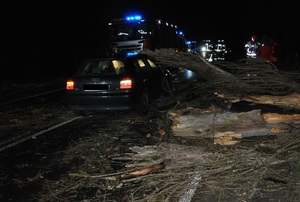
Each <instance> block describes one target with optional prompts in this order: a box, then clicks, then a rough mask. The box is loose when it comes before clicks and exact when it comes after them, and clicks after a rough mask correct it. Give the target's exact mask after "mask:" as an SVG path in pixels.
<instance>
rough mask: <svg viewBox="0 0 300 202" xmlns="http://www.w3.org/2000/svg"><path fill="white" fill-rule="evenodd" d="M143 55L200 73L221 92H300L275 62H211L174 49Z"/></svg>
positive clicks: (241, 60)
mask: <svg viewBox="0 0 300 202" xmlns="http://www.w3.org/2000/svg"><path fill="white" fill-rule="evenodd" d="M142 53H144V54H146V55H148V56H149V57H150V58H152V59H153V60H155V61H157V62H159V63H160V64H162V65H163V66H165V67H168V68H178V67H183V68H186V69H189V70H191V71H193V72H195V73H197V74H198V75H200V76H201V78H203V79H204V80H206V81H207V85H209V86H210V87H211V88H214V89H215V90H216V91H217V92H220V93H221V92H226V93H231V94H239V95H244V94H256V95H257V94H260V95H261V94H271V95H286V94H289V93H298V92H299V90H300V85H299V83H297V82H295V81H293V80H292V79H291V78H288V77H287V76H286V74H283V73H282V72H280V71H279V70H278V69H277V68H276V66H274V65H273V64H272V63H270V62H267V61H265V60H262V59H259V58H243V59H240V60H238V61H233V62H213V63H209V62H208V61H206V60H205V59H204V58H203V57H202V56H201V55H200V54H197V53H196V54H193V53H189V52H188V53H186V52H176V51H174V50H173V49H159V50H155V51H150V50H145V51H143V52H142Z"/></svg>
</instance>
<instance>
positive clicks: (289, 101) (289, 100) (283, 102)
mask: <svg viewBox="0 0 300 202" xmlns="http://www.w3.org/2000/svg"><path fill="white" fill-rule="evenodd" d="M215 95H217V96H219V97H221V98H224V99H227V100H228V101H229V102H231V103H237V102H240V101H247V102H253V103H257V104H268V105H274V106H279V107H284V108H289V109H291V108H294V109H300V94H299V93H292V94H288V95H280V96H276V95H245V96H237V95H229V94H228V95H226V94H219V93H215Z"/></svg>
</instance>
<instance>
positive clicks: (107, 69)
mask: <svg viewBox="0 0 300 202" xmlns="http://www.w3.org/2000/svg"><path fill="white" fill-rule="evenodd" d="M77 73H78V74H81V75H82V74H85V75H86V74H89V75H90V74H92V75H94V74H123V73H124V62H123V61H122V60H117V59H109V60H90V61H88V62H86V63H85V64H84V65H83V66H82V67H81V68H80V69H79V72H77Z"/></svg>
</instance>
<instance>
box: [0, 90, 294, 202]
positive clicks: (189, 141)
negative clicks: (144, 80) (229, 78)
mask: <svg viewBox="0 0 300 202" xmlns="http://www.w3.org/2000/svg"><path fill="white" fill-rule="evenodd" d="M183 91H184V90H183ZM211 96H212V94H201V96H200V95H195V94H193V93H190V92H185V93H183V94H181V95H180V97H181V98H180V100H181V101H180V102H178V103H177V104H174V105H172V106H169V107H168V108H164V109H157V108H154V109H153V110H151V112H150V113H149V115H147V116H144V117H139V116H136V115H134V114H116V116H107V117H106V118H103V117H102V116H101V117H98V116H97V115H94V117H93V118H94V119H95V120H97V119H98V121H99V123H100V122H101V124H97V122H95V123H94V124H93V125H92V126H90V127H88V128H87V129H85V130H84V129H82V128H81V126H78V125H76V126H73V132H74V133H75V131H78V133H80V132H81V133H83V132H84V133H88V134H89V135H88V136H87V137H81V138H78V139H76V140H73V141H72V142H69V143H68V146H67V147H65V148H64V149H62V150H60V151H57V152H55V153H53V154H51V155H49V156H47V158H44V160H43V161H42V162H43V163H42V164H43V165H42V167H41V168H42V169H40V171H41V172H35V175H34V176H31V177H30V178H28V177H27V178H26V179H24V180H23V181H21V180H17V178H15V179H13V180H14V183H15V184H17V186H19V187H21V188H22V187H23V186H24V187H25V185H26V186H27V185H29V186H35V187H36V186H37V185H38V187H39V189H38V191H35V192H33V193H32V194H31V193H29V194H28V195H29V196H28V197H29V199H28V200H26V201H86V202H88V201H118V202H119V201H124V202H129V201H141V202H146V201H147V202H150V201H153V202H163V201H164V202H165V201H169V202H172V201H182V202H183V201H184V202H187V201H201V202H202V201H203V202H204V201H210V202H211V201H224V202H229V201H230V202H231V201H234V202H235V201H251V202H252V201H253V202H254V201H255V202H257V201H264V202H266V201H291V202H297V201H299V198H300V155H299V152H300V136H299V134H300V133H299V132H300V128H299V124H297V123H296V124H290V125H289V128H290V129H291V130H290V132H289V133H282V134H278V135H274V136H260V137H251V138H244V139H242V141H241V142H240V143H238V144H235V145H230V146H224V145H216V144H214V142H213V140H212V139H210V138H197V137H194V138H193V137H178V136H174V135H173V133H172V129H171V125H172V122H171V120H170V119H169V118H168V116H167V111H170V110H173V109H180V108H187V107H196V108H197V107H198V108H202V109H204V108H206V107H211V106H216V105H217V106H222V107H223V108H224V110H227V109H226V107H227V106H226V105H223V103H222V100H219V99H217V98H216V99H212V98H211ZM212 101H213V102H212ZM39 109H40V110H44V108H43V107H40V108H39ZM46 110H47V113H43V112H44V111H38V113H33V114H36V116H35V117H36V119H38V117H40V116H38V114H44V117H46V118H47V121H48V120H51V113H52V112H53V115H55V116H53V117H57V116H58V117H59V119H60V120H65V118H70V117H72V116H73V115H72V113H71V112H70V111H69V110H68V109H67V108H65V107H62V108H61V107H60V108H59V110H57V108H56V107H51V110H52V112H51V110H49V109H46ZM31 111H32V112H37V111H36V110H33V109H31ZM47 114H48V116H47ZM59 114H66V115H67V117H60V115H59ZM3 115H5V114H3ZM53 117H52V118H53ZM46 118H45V120H46ZM36 119H33V118H31V120H30V121H33V122H34V124H36V122H37V121H36V122H35V121H34V120H36ZM9 120H10V121H9V122H10V123H11V122H14V123H13V125H12V126H14V127H16V125H15V124H17V123H20V124H23V126H26V127H28V126H30V121H29V118H27V120H28V122H26V120H23V121H20V119H18V120H16V119H14V118H13V117H10V119H9ZM87 120H88V119H87ZM104 120H105V121H104ZM6 121H8V120H6ZM47 121H43V123H46V122H47ZM24 122H26V123H24ZM104 125H105V127H104ZM43 127H46V125H43ZM2 128H3V126H2ZM17 128H18V127H17ZM5 130H6V131H10V129H8V128H6V129H5ZM18 130H20V128H18ZM37 153H38V152H37ZM38 155H41V154H38ZM2 157H3V156H2ZM46 162H47V164H46ZM24 166H25V165H23V164H22V165H21V164H19V165H15V167H19V169H23V168H24ZM6 177H7V176H3V175H1V178H2V182H3V181H5V178H6ZM1 186H2V187H3V184H2V185H1ZM8 189H10V187H7V188H6V190H8Z"/></svg>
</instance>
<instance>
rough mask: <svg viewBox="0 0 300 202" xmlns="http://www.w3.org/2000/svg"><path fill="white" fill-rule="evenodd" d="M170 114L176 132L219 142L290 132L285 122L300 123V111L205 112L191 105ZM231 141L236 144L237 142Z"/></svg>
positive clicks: (179, 134)
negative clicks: (292, 112)
mask: <svg viewBox="0 0 300 202" xmlns="http://www.w3.org/2000/svg"><path fill="white" fill-rule="evenodd" d="M168 115H169V118H170V119H171V120H172V126H171V129H172V133H173V135H175V136H182V137H199V138H218V139H219V140H216V141H219V142H220V141H228V140H233V139H237V138H244V137H253V136H267V135H273V134H274V133H277V134H278V133H280V132H281V133H282V132H287V131H288V130H287V129H286V125H282V123H299V121H300V114H293V115H283V114H277V113H265V114H262V113H261V110H252V111H249V112H241V113H237V112H236V113H233V112H228V111H219V110H218V111H215V112H214V111H210V112H207V111H202V112H201V110H199V109H193V108H188V109H181V110H174V111H170V112H169V113H168ZM274 124H276V125H274ZM222 138H223V139H222ZM222 144H226V143H225V142H223V143H222ZM228 144H233V142H229V143H228Z"/></svg>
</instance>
